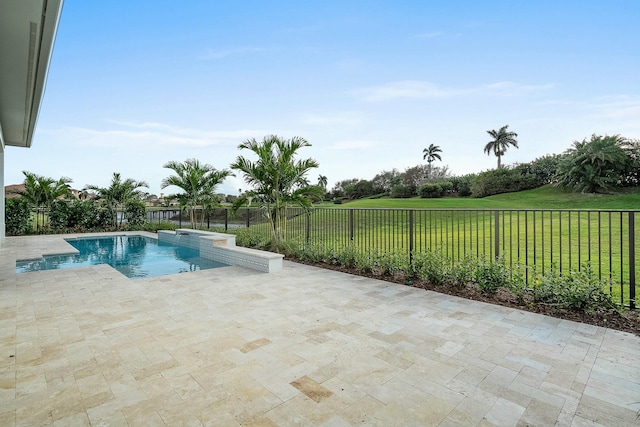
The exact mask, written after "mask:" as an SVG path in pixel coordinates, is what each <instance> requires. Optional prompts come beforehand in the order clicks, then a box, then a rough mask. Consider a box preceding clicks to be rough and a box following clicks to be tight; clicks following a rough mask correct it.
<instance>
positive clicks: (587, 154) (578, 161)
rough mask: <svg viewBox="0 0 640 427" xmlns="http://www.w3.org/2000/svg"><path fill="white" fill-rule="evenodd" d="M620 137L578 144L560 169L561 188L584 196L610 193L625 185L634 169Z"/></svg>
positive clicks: (614, 136)
mask: <svg viewBox="0 0 640 427" xmlns="http://www.w3.org/2000/svg"><path fill="white" fill-rule="evenodd" d="M626 147H627V140H626V139H625V138H623V137H621V136H620V135H613V136H607V135H605V136H597V135H592V136H591V139H590V140H589V141H587V140H586V139H584V140H582V141H575V142H574V143H573V147H571V148H570V149H568V150H567V151H565V153H564V158H563V160H562V161H561V162H560V165H559V166H558V184H557V185H558V186H560V187H564V188H570V189H573V190H575V191H581V192H583V193H595V192H602V191H609V190H612V189H613V188H615V187H617V186H621V185H623V183H624V181H625V177H626V176H627V175H628V174H629V171H630V169H631V168H632V167H633V159H632V158H631V157H630V155H629V153H628V151H626Z"/></svg>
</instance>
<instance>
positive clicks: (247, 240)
mask: <svg viewBox="0 0 640 427" xmlns="http://www.w3.org/2000/svg"><path fill="white" fill-rule="evenodd" d="M228 232H229V233H232V234H235V235H236V244H237V245H238V246H244V247H246V248H254V249H264V248H266V247H268V246H269V245H270V243H271V233H270V232H269V230H265V229H261V228H254V227H248V228H247V227H241V228H234V229H232V230H229V231H228Z"/></svg>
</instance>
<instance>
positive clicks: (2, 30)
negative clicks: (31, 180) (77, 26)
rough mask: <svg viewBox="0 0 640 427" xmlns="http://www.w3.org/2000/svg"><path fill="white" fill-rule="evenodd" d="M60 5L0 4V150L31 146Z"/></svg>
mask: <svg viewBox="0 0 640 427" xmlns="http://www.w3.org/2000/svg"><path fill="white" fill-rule="evenodd" d="M63 1H64V0H3V1H1V2H0V151H2V150H3V149H4V146H15V147H30V146H31V141H32V139H33V132H34V129H35V127H36V122H37V120H38V113H39V111H40V104H41V102H42V96H43V95H44V88H45V83H46V81H47V71H48V69H49V62H50V60H51V52H52V51H53V43H54V41H55V37H56V31H57V29H58V23H59V21H60V14H61V13H62V3H63Z"/></svg>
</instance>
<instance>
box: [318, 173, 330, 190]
mask: <svg viewBox="0 0 640 427" xmlns="http://www.w3.org/2000/svg"><path fill="white" fill-rule="evenodd" d="M327 182H328V181H327V177H326V176H324V175H318V186H320V187H322V188H325V189H326V188H327Z"/></svg>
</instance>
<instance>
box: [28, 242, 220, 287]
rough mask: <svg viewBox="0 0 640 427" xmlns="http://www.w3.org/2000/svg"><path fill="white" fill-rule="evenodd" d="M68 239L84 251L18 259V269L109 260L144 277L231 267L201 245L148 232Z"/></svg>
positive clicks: (127, 272) (133, 275) (129, 274)
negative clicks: (211, 256)
mask: <svg viewBox="0 0 640 427" xmlns="http://www.w3.org/2000/svg"><path fill="white" fill-rule="evenodd" d="M67 242H68V243H69V244H70V245H71V246H73V247H74V248H76V249H77V250H78V251H80V252H79V253H78V254H75V255H55V256H46V257H44V258H42V259H38V260H29V261H17V262H16V272H17V273H28V272H33V271H40V270H56V269H62V268H75V267H87V266H92V265H98V264H108V265H110V266H111V267H113V268H115V269H116V270H118V271H119V272H120V273H122V274H124V275H125V276H127V277H129V278H130V279H141V278H145V277H156V276H164V275H167V274H176V273H185V272H190V271H198V270H207V269H210V268H218V267H227V264H223V263H221V262H218V261H213V260H210V259H205V258H202V257H200V252H199V251H198V250H197V249H191V248H187V247H184V246H173V245H169V244H167V243H164V242H158V240H156V239H151V238H149V237H144V236H108V237H97V238H78V239H69V240H67Z"/></svg>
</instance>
